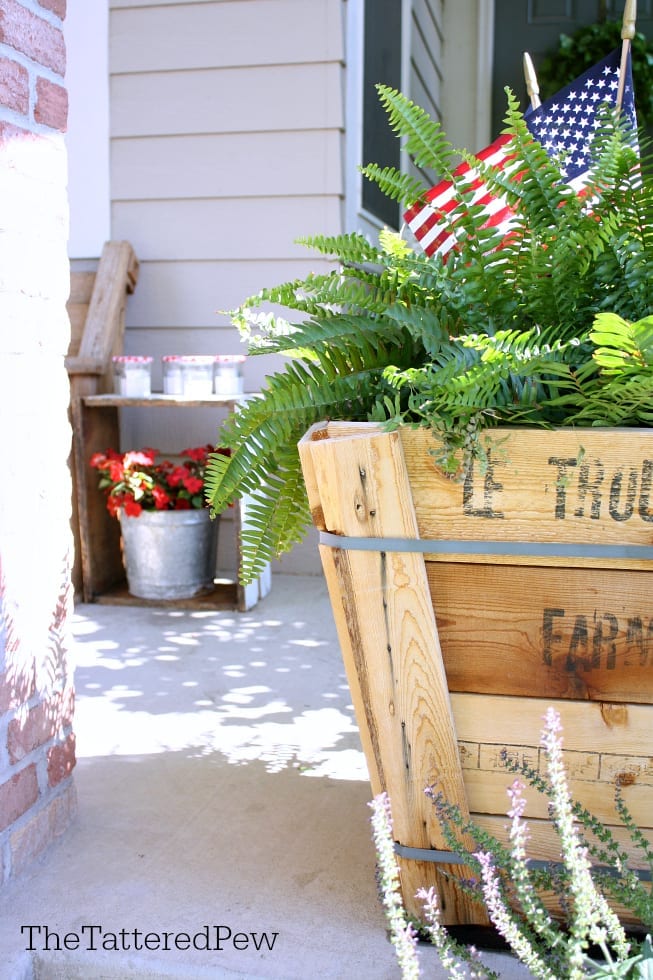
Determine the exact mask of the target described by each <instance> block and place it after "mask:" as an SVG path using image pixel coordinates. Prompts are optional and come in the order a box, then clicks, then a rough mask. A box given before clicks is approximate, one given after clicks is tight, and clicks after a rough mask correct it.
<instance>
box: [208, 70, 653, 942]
mask: <svg viewBox="0 0 653 980" xmlns="http://www.w3.org/2000/svg"><path fill="white" fill-rule="evenodd" d="M379 92H380V96H381V99H382V101H383V103H384V105H385V107H386V109H387V111H388V114H389V120H390V124H391V126H392V127H393V129H394V130H395V131H396V132H397V133H398V135H399V136H400V137H401V138H403V139H404V141H405V148H406V150H407V151H408V153H409V154H410V155H411V157H412V159H413V161H414V163H415V165H416V166H417V167H418V168H420V169H422V170H424V171H427V172H428V171H429V170H432V171H434V172H436V173H438V174H440V175H443V176H444V177H445V178H447V179H448V181H449V184H450V186H451V188H453V190H452V192H451V194H450V196H449V198H448V202H447V210H448V212H449V213H448V216H447V217H448V221H449V226H450V227H454V228H455V231H454V232H453V233H451V232H450V231H447V232H446V234H445V238H443V239H441V241H445V239H447V236H448V239H447V240H446V241H445V244H446V245H447V247H446V249H443V250H441V252H446V254H436V255H435V256H433V257H429V256H427V255H424V254H421V252H420V251H419V250H418V249H417V248H415V247H414V246H413V245H412V244H411V243H410V242H409V241H407V240H405V239H404V237H403V236H401V235H398V234H396V233H394V232H390V231H388V230H386V231H384V232H382V233H381V235H380V236H379V243H378V245H376V244H372V243H370V242H369V241H367V240H366V239H365V238H363V237H362V236H361V235H357V234H349V235H342V236H338V237H335V238H325V237H320V236H318V237H314V238H311V239H306V240H305V241H306V243H307V244H308V245H310V246H313V247H314V248H316V249H318V251H319V252H321V253H322V254H325V255H328V256H330V257H331V258H333V259H334V261H335V262H336V263H337V265H336V266H335V267H334V269H333V271H332V272H330V273H328V274H326V275H309V276H308V277H307V278H305V279H303V280H297V281H294V282H290V283H286V284H283V285H281V286H279V287H276V288H268V289H264V290H262V292H260V293H259V294H258V295H257V296H255V297H252V298H251V299H249V300H246V301H245V302H244V303H243V305H242V307H241V308H240V309H239V310H237V311H235V313H234V320H235V322H236V323H237V324H238V326H239V327H240V329H241V331H242V333H243V335H244V336H245V337H246V338H247V340H248V341H249V347H250V351H251V352H252V353H264V352H267V351H269V352H274V353H282V354H286V355H288V356H289V360H288V362H287V365H286V366H285V368H284V369H283V370H281V371H279V372H277V373H275V374H273V375H271V376H270V377H269V379H268V383H267V387H266V389H265V390H264V392H263V393H262V396H261V397H260V398H257V399H255V400H252V401H251V402H249V403H248V404H247V405H246V406H244V407H243V409H242V410H241V411H239V412H238V413H237V414H236V415H234V416H233V417H232V418H231V419H230V420H229V421H228V422H227V424H226V425H225V426H224V427H223V429H222V430H221V440H222V441H223V443H224V444H225V445H227V446H228V447H229V448H230V450H231V456H230V457H229V458H224V457H220V456H215V457H212V458H211V460H210V462H209V467H208V471H207V481H206V482H207V492H208V499H209V501H210V503H211V505H212V506H213V507H214V508H215V509H216V510H219V509H221V508H222V507H223V506H224V505H225V504H227V503H228V502H229V501H230V500H231V499H232V498H233V497H234V496H237V495H239V494H242V493H248V494H251V496H252V498H253V500H252V505H251V508H250V517H251V521H252V523H251V527H250V530H249V532H248V533H247V535H244V536H243V547H244V560H243V568H242V575H243V577H244V579H245V580H248V579H250V578H253V577H254V576H255V575H256V574H257V572H258V570H259V569H260V567H261V565H262V564H263V563H264V562H266V561H268V560H269V559H270V557H273V556H274V555H275V554H279V553H283V552H284V551H286V550H288V549H289V548H290V547H291V546H292V544H293V543H294V542H295V541H296V540H298V539H299V538H300V537H301V536H302V534H303V532H304V530H305V528H306V526H307V525H308V524H309V523H310V521H311V519H312V520H313V522H314V524H315V525H316V526H317V527H318V529H319V531H320V552H321V556H322V562H323V567H324V570H325V575H326V578H327V582H328V586H329V592H330V596H331V603H332V608H333V611H334V616H335V619H336V623H337V626H338V632H339V638H340V643H341V647H342V650H343V657H344V660H345V665H346V668H347V674H348V680H349V684H350V687H351V691H352V698H353V701H354V706H355V709H356V715H357V719H358V723H359V727H360V730H361V737H362V741H363V747H364V749H365V753H366V758H367V762H368V766H369V769H370V778H371V781H372V787H373V789H374V791H375V793H378V792H381V791H385V792H387V793H388V795H389V797H390V799H391V800H392V805H393V813H394V828H395V835H396V841H397V847H398V853H399V855H400V862H401V865H402V882H403V888H404V898H405V901H406V904H407V907H408V908H409V910H410V911H411V912H414V914H416V915H417V916H419V915H420V908H419V906H418V905H415V902H414V895H415V892H416V891H417V889H418V888H419V887H422V886H428V885H434V886H436V887H437V888H438V890H439V894H440V896H441V906H442V907H443V913H442V914H443V921H444V922H445V923H464V922H483V921H484V919H483V914H482V911H481V912H479V909H478V907H476V906H474V903H470V902H468V901H467V899H466V897H465V896H464V895H461V894H460V893H459V892H458V890H456V889H455V888H454V887H453V886H452V884H451V878H452V877H455V876H457V875H458V876H460V875H462V876H464V875H465V874H466V872H465V869H464V868H461V866H460V865H456V864H454V863H450V862H449V861H448V858H450V857H451V855H450V852H449V851H448V848H447V844H446V841H445V840H444V839H443V837H442V835H441V832H440V829H439V827H438V825H437V821H436V820H434V818H433V814H432V813H431V812H430V810H429V807H428V804H427V802H426V801H425V799H424V793H423V790H424V787H425V786H426V785H430V784H432V783H434V782H436V781H437V782H438V783H439V785H440V787H441V789H442V791H443V792H444V794H445V795H446V797H447V798H448V799H449V800H450V801H451V802H453V803H455V804H456V805H457V806H459V808H460V809H461V812H463V813H472V814H474V815H477V816H478V817H479V819H480V820H481V821H482V822H485V823H486V824H489V825H490V826H491V829H493V830H495V831H496V832H497V833H501V830H500V826H501V824H502V822H503V821H502V816H501V815H502V804H503V790H504V786H505V780H506V777H505V772H504V771H502V769H501V766H500V764H499V762H498V760H499V758H500V755H501V750H502V749H503V748H506V747H508V748H515V749H516V751H520V752H522V754H524V755H525V756H527V757H529V758H530V757H532V758H533V760H534V762H535V763H536V762H537V757H538V751H539V750H538V748H537V737H536V733H537V731H538V730H539V722H540V719H541V715H542V713H543V711H544V708H545V706H546V703H543V700H542V699H546V701H549V702H553V703H554V705H555V706H556V709H557V710H558V711H559V712H560V714H561V716H562V718H563V722H564V725H565V730H566V732H567V745H568V748H569V749H570V751H571V752H572V753H575V754H576V755H575V756H574V757H575V758H576V760H577V762H578V769H577V771H576V777H577V778H578V780H579V782H580V784H581V785H580V790H581V792H580V796H581V799H582V800H583V802H585V803H586V805H588V806H590V807H591V808H592V809H594V810H595V811H598V815H599V818H600V819H603V820H604V821H605V822H606V823H607V824H610V823H614V822H615V821H616V817H615V813H614V804H613V801H612V792H611V783H612V782H613V781H614V779H616V778H617V777H618V778H619V779H620V780H621V781H622V783H623V785H625V786H627V788H626V790H625V792H626V793H627V794H629V797H630V799H629V803H630V804H631V805H633V807H634V810H635V813H636V819H638V820H639V822H640V825H641V826H642V827H643V828H647V827H649V826H650V813H651V812H652V810H653V808H652V807H651V803H652V802H653V799H652V796H653V791H652V790H651V789H650V786H649V785H648V784H649V783H650V782H652V781H651V780H649V779H648V776H646V775H645V773H646V772H648V768H650V767H648V768H647V766H648V764H647V763H646V762H645V761H644V760H645V759H646V758H648V748H647V745H648V738H649V735H648V733H650V726H651V722H652V721H653V717H652V715H651V712H652V711H653V708H652V704H653V688H652V686H651V683H650V682H649V673H650V671H647V668H646V665H647V664H648V663H649V662H650V658H651V656H653V649H651V650H649V638H650V637H651V635H652V633H653V631H652V623H651V618H650V616H649V614H648V598H647V596H648V594H649V592H650V585H649V584H648V583H649V582H650V580H648V579H647V577H646V574H645V571H646V570H647V569H648V568H649V567H650V565H649V564H648V562H649V561H650V558H651V549H650V547H649V545H650V523H651V521H653V508H652V506H651V490H652V487H653V462H652V460H653V444H652V440H651V433H650V428H649V427H650V425H651V422H652V421H653V412H652V410H651V396H652V394H653V319H651V313H652V312H653V277H652V276H651V272H652V270H653V184H652V183H651V178H650V176H649V174H648V173H647V168H646V167H645V166H643V165H642V166H640V160H639V158H638V154H637V149H636V147H635V146H634V145H633V134H632V130H631V129H629V128H628V127H627V126H626V125H624V119H623V114H622V116H620V117H615V116H614V115H613V114H607V113H606V114H605V116H602V117H601V126H600V127H599V130H598V132H597V135H596V137H595V140H594V143H593V152H592V160H591V163H590V165H589V170H588V173H587V182H586V188H587V190H586V191H585V192H584V193H578V192H577V188H572V186H570V184H569V183H567V179H566V178H567V174H566V170H565V169H563V168H565V167H566V166H567V163H568V161H565V160H563V161H556V159H554V158H552V157H550V156H549V155H548V153H547V151H546V149H545V148H544V146H543V144H542V143H541V142H539V141H538V140H536V139H534V138H533V135H532V134H531V131H530V129H529V126H528V124H527V120H526V119H525V118H524V117H523V116H522V115H521V113H520V112H519V109H518V107H517V104H516V101H515V100H514V99H513V98H512V96H510V95H509V99H508V112H507V117H506V130H505V133H504V135H503V137H502V140H501V142H500V144H499V146H500V149H501V150H502V161H503V162H502V165H501V166H498V165H497V164H496V163H494V162H493V161H492V160H491V159H488V160H483V159H478V158H476V157H474V156H472V155H470V154H468V153H465V152H462V154H461V153H459V152H457V151H455V150H454V148H453V147H452V146H451V145H450V144H449V142H448V141H447V140H446V138H445V136H444V134H443V132H442V129H441V127H440V126H439V124H438V123H436V122H433V121H432V120H431V119H429V117H428V116H427V114H426V113H424V112H423V111H422V110H421V109H420V108H419V107H417V106H415V105H414V104H412V103H411V102H410V101H409V100H407V99H406V98H405V97H404V96H402V95H401V94H400V93H398V92H396V91H394V90H391V89H389V88H387V87H384V86H379ZM461 155H462V157H463V159H464V161H465V163H466V165H467V167H466V168H465V167H463V168H462V169H460V168H459V167H458V161H459V159H460V156H461ZM506 160H508V161H509V166H508V167H507V168H506V167H505V166H504V164H505V162H506ZM365 173H366V174H367V176H368V177H369V178H370V179H373V180H375V181H376V182H377V183H378V184H379V185H380V187H381V188H382V189H383V190H384V191H385V192H386V193H387V194H388V195H390V196H391V197H392V198H393V199H395V200H398V201H400V202H402V204H404V205H405V206H406V207H412V206H413V205H415V202H418V205H419V206H421V205H422V204H423V203H424V202H425V200H426V197H427V191H426V188H425V186H424V184H423V182H422V181H421V180H420V179H419V178H418V177H416V176H413V175H411V174H404V173H398V172H396V171H392V170H385V169H381V168H379V167H377V166H375V165H369V166H367V167H366V168H365ZM479 182H480V185H481V191H482V192H483V193H482V194H481V193H480V192H479ZM485 192H487V193H488V194H489V195H490V197H493V199H495V200H502V201H503V202H505V204H506V205H507V209H506V212H505V213H504V214H503V216H502V217H505V218H506V222H507V223H505V222H502V224H500V225H498V224H496V223H494V222H493V221H492V220H488V211H487V209H486V207H485V203H486V200H487V198H486V197H485V196H484V195H485ZM268 303H270V304H279V305H281V306H284V307H286V308H287V309H288V310H290V311H293V314H299V316H298V317H296V316H293V315H292V314H291V316H286V317H282V316H275V315H272V314H271V313H266V312H263V313H260V312H258V310H259V308H260V307H265V305H266V304H268ZM298 444H299V449H298ZM300 457H301V459H300ZM529 733H535V740H534V741H533V736H532V734H529ZM533 807H534V809H533V812H530V813H529V814H527V815H528V816H530V817H533V818H534V820H535V822H536V824H537V821H543V820H544V819H545V817H546V806H545V805H543V804H542V803H541V802H540V803H534V804H533ZM538 808H539V809H538ZM497 824H498V827H497V826H496V825H497ZM551 848H552V845H551V842H550V840H549V839H548V837H547V834H546V831H545V828H544V827H543V826H542V827H539V828H538V832H537V834H536V835H535V841H534V851H535V856H537V857H539V858H544V859H548V858H550V857H552V855H553V856H554V852H552V850H551ZM441 870H443V871H444V872H445V874H441V873H440V872H441Z"/></svg>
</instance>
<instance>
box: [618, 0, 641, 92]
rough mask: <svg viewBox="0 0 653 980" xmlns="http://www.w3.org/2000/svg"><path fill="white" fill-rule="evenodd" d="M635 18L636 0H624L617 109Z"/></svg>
mask: <svg viewBox="0 0 653 980" xmlns="http://www.w3.org/2000/svg"><path fill="white" fill-rule="evenodd" d="M636 20H637V0H626V6H625V7H624V19H623V21H622V26H621V64H620V66H619V88H618V89H617V111H619V110H620V109H621V104H622V102H623V98H624V87H625V85H626V67H627V65H628V54H629V52H630V46H631V42H632V40H633V38H634V37H635V21H636Z"/></svg>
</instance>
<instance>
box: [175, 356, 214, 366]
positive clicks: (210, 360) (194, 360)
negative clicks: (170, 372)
mask: <svg viewBox="0 0 653 980" xmlns="http://www.w3.org/2000/svg"><path fill="white" fill-rule="evenodd" d="M170 357H171V358H174V360H175V361H178V362H179V363H180V364H214V363H215V354H171V355H170Z"/></svg>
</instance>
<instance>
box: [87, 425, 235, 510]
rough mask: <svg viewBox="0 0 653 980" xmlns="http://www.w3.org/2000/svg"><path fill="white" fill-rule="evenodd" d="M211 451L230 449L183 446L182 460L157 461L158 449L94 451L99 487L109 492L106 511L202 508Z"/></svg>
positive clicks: (218, 451)
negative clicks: (188, 447) (98, 474)
mask: <svg viewBox="0 0 653 980" xmlns="http://www.w3.org/2000/svg"><path fill="white" fill-rule="evenodd" d="M212 452H217V453H222V454H224V455H228V454H229V450H228V449H222V448H218V449H214V447H213V446H212V445H211V444H210V443H209V444H207V445H205V446H197V447H195V448H193V449H184V450H183V452H182V453H181V454H180V456H181V461H180V462H173V461H172V460H170V459H163V460H161V461H157V457H158V456H159V455H160V454H159V450H158V449H150V448H147V449H140V450H132V451H129V452H126V453H119V452H116V451H115V450H114V449H107V450H106V452H103V453H94V455H93V456H92V457H91V459H90V465H91V466H92V467H93V468H94V469H96V470H98V471H99V473H100V484H99V485H100V489H101V490H104V491H105V492H106V495H107V510H108V511H109V513H110V514H111V516H112V517H118V516H119V514H120V511H121V510H123V511H124V512H125V514H127V515H128V516H129V517H138V515H139V514H140V513H141V512H142V511H144V510H193V509H194V510H199V509H200V508H202V507H205V506H206V501H205V499H204V475H205V470H206V465H207V463H208V459H209V455H210V454H211V453H212Z"/></svg>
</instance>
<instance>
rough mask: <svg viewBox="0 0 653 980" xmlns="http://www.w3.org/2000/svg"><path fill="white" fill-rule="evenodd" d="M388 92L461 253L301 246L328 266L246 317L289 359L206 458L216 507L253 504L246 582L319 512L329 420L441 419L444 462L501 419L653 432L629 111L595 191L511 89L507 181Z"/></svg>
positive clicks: (609, 139)
mask: <svg viewBox="0 0 653 980" xmlns="http://www.w3.org/2000/svg"><path fill="white" fill-rule="evenodd" d="M379 96H380V98H381V101H382V102H383V104H384V106H385V108H386V110H387V112H388V117H389V123H390V125H391V127H392V128H393V130H394V131H395V132H396V133H397V134H398V137H399V138H400V139H401V140H402V141H403V143H404V148H405V149H406V151H407V152H408V154H409V155H410V156H411V158H412V160H413V162H414V164H415V166H416V167H417V168H418V171H419V170H421V172H423V173H424V174H426V173H427V172H429V171H433V172H434V173H437V174H438V175H440V176H442V177H448V178H449V179H450V180H451V181H452V184H453V188H454V193H453V212H452V214H451V219H452V221H455V222H456V239H457V244H456V247H455V248H454V249H452V250H451V251H450V252H449V254H448V256H447V258H446V261H442V260H441V259H438V258H428V257H426V256H425V255H423V254H421V252H418V251H416V250H415V249H414V248H413V247H412V246H411V244H410V242H408V241H406V240H405V239H404V237H402V236H401V235H398V234H397V233H396V232H391V231H389V230H387V229H386V230H384V231H383V232H382V233H381V234H380V235H379V242H378V244H371V243H370V242H368V241H367V239H365V238H364V237H363V236H361V235H359V234H346V235H336V236H321V235H314V236H312V237H307V238H304V239H301V240H300V241H301V242H302V243H303V244H304V245H306V246H307V247H308V248H310V249H312V250H313V251H314V252H317V253H318V254H320V255H321V256H323V257H326V258H327V259H328V260H329V261H332V262H333V268H332V269H330V270H328V271H326V272H322V273H320V274H309V275H308V276H306V277H305V278H304V279H296V280H293V281H291V282H287V283H283V284H281V285H280V286H276V287H272V288H266V289H263V290H261V291H260V292H259V293H258V294H257V295H256V296H253V297H251V298H249V299H245V300H244V302H243V303H242V305H241V306H240V307H239V308H238V310H235V311H233V312H232V317H233V321H234V323H236V325H237V326H238V328H239V330H240V332H241V334H242V336H243V338H244V339H245V340H246V341H247V343H248V345H249V349H250V352H252V353H275V354H277V355H283V356H284V357H286V361H285V365H284V367H283V368H282V369H281V370H280V371H278V372H276V373H274V374H272V375H270V376H269V377H268V379H267V382H266V385H265V387H264V390H263V392H262V393H261V395H260V396H257V397H255V398H251V399H248V400H247V402H246V403H245V404H244V405H243V406H241V408H240V409H239V411H237V412H236V413H235V414H234V415H233V416H231V417H230V418H229V419H228V420H227V422H226V423H225V424H224V426H223V428H222V430H221V432H220V434H219V440H220V443H221V444H222V445H226V446H228V447H230V448H231V451H232V452H231V456H230V457H229V458H227V457H225V456H223V455H220V454H216V455H215V456H214V457H212V459H211V461H210V464H209V467H208V474H207V481H206V484H207V496H208V500H209V502H210V504H211V506H212V507H213V508H214V510H215V511H220V510H222V509H224V507H226V506H227V505H228V504H229V503H230V502H232V501H233V500H234V499H236V498H239V497H246V524H245V528H244V531H243V546H244V549H243V550H244V557H243V566H242V569H241V577H242V580H243V581H244V582H247V581H250V580H251V579H253V578H255V577H256V576H257V575H258V574H260V571H261V570H262V569H263V567H264V565H265V563H266V562H267V561H269V560H270V559H271V558H273V557H275V556H278V555H281V554H283V553H284V552H286V551H287V550H288V549H289V548H291V547H292V546H293V544H294V543H295V542H296V541H298V540H299V539H300V538H301V537H302V536H303V533H304V531H305V529H306V526H307V525H308V523H309V512H308V504H307V501H306V494H305V490H304V487H303V482H302V478H301V470H300V465H299V457H298V453H297V442H298V441H299V439H300V438H301V437H302V435H303V434H304V433H305V431H306V429H307V428H308V427H309V426H310V425H311V424H312V423H314V422H316V421H318V420H321V419H325V418H328V419H352V420H361V421H365V420H375V421H382V422H384V423H385V424H386V425H387V426H388V427H393V426H397V425H401V424H408V425H422V426H426V427H429V428H431V429H432V430H433V431H435V432H437V433H438V434H439V435H440V436H441V437H442V439H443V441H444V449H443V455H442V458H441V460H440V461H439V462H440V464H441V465H442V466H443V467H444V468H445V469H448V470H453V469H454V468H455V467H456V466H457V465H458V464H457V463H456V461H455V454H456V453H457V452H459V451H461V450H462V452H463V453H474V452H475V451H477V448H478V440H477V437H478V432H479V431H480V430H482V429H483V428H486V427H488V426H493V425H498V424H500V423H509V424H511V425H515V424H519V425H538V426H554V425H583V426H590V425H639V426H651V425H653V408H652V407H651V406H652V405H653V316H652V315H653V275H652V274H651V273H653V220H652V218H653V183H652V182H651V177H650V176H649V169H650V168H649V167H647V166H646V160H644V159H643V160H642V165H641V167H640V166H638V162H637V156H636V154H635V152H634V150H633V148H632V146H631V145H630V140H631V136H630V134H629V133H627V132H624V131H623V130H622V128H621V126H620V123H619V120H618V119H613V118H612V117H608V116H606V117H605V119H604V120H603V124H602V127H601V130H600V132H599V135H598V136H597V138H596V143H595V146H594V150H593V160H594V163H593V166H592V171H591V178H590V182H589V186H590V187H591V192H590V194H589V195H588V196H587V197H585V198H582V197H579V196H578V195H577V194H576V193H575V192H574V191H573V190H572V189H571V188H570V187H569V186H567V185H566V184H565V182H564V180H563V179H562V175H561V173H560V169H559V167H558V166H557V164H556V163H555V162H554V161H552V160H551V159H550V158H549V157H548V156H547V154H546V152H545V151H544V149H543V148H542V147H541V145H540V144H539V143H538V142H537V141H535V140H533V138H532V137H531V135H530V133H529V131H528V128H527V126H526V123H525V121H524V119H523V117H522V115H521V113H520V112H519V109H518V106H517V102H516V100H515V98H514V97H513V96H512V94H511V93H509V92H508V106H507V113H506V133H507V134H508V136H509V138H510V143H509V145H508V147H507V149H508V152H510V153H511V154H514V161H513V165H514V172H513V171H511V172H510V173H509V172H507V171H506V170H502V169H496V168H495V167H493V166H491V165H489V164H487V163H482V162H480V161H478V160H477V159H476V158H475V157H472V156H471V155H470V154H467V153H465V152H464V151H457V150H455V149H454V148H453V147H452V146H451V144H450V143H449V142H448V141H447V139H446V136H445V134H444V132H443V131H442V128H441V126H440V125H439V123H437V122H434V121H433V120H431V119H430V118H429V117H428V115H427V114H426V113H425V112H424V111H423V110H422V109H420V108H419V107H418V106H416V105H414V104H413V103H412V102H410V101H409V100H408V99H406V98H405V96H403V95H402V94H401V93H399V92H397V91H395V90H393V89H390V88H388V87H385V86H379ZM461 158H462V159H466V160H467V161H468V162H469V163H470V165H471V166H472V167H473V168H474V169H475V171H476V173H477V174H479V175H480V176H481V177H482V179H483V181H484V182H485V184H486V186H487V188H488V190H489V191H490V192H492V193H494V194H495V195H502V196H503V197H504V198H505V199H506V200H507V202H508V203H509V204H510V206H511V208H512V210H513V212H514V220H513V223H512V225H511V230H510V234H509V235H508V236H505V235H504V234H503V233H502V232H500V231H497V230H496V229H492V228H485V227H483V225H484V222H485V215H484V212H483V209H482V208H481V207H480V206H478V205H475V204H473V203H472V191H471V185H470V179H471V178H470V176H469V175H465V174H464V173H463V174H456V173H455V172H454V171H455V169H456V167H457V164H458V161H459V160H460V159H461ZM364 173H365V174H366V176H367V177H368V179H370V180H372V181H374V182H376V183H377V184H378V185H379V186H380V187H381V189H382V190H383V191H384V192H385V193H386V194H387V195H388V196H390V197H391V198H392V199H394V200H397V201H399V202H401V204H402V205H404V206H408V207H409V206H411V205H412V204H414V203H415V202H416V201H418V200H422V199H423V197H424V194H425V193H426V191H427V190H428V187H429V186H430V185H429V184H428V183H422V182H421V180H420V179H419V178H417V177H414V176H407V175H406V174H402V173H400V172H399V171H393V170H388V169H387V168H381V167H378V166H376V165H374V164H370V165H368V166H367V167H365V168H364ZM515 173H518V174H519V179H515ZM271 307H272V308H273V307H280V308H281V309H280V310H278V311H277V312H272V311H271Z"/></svg>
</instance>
